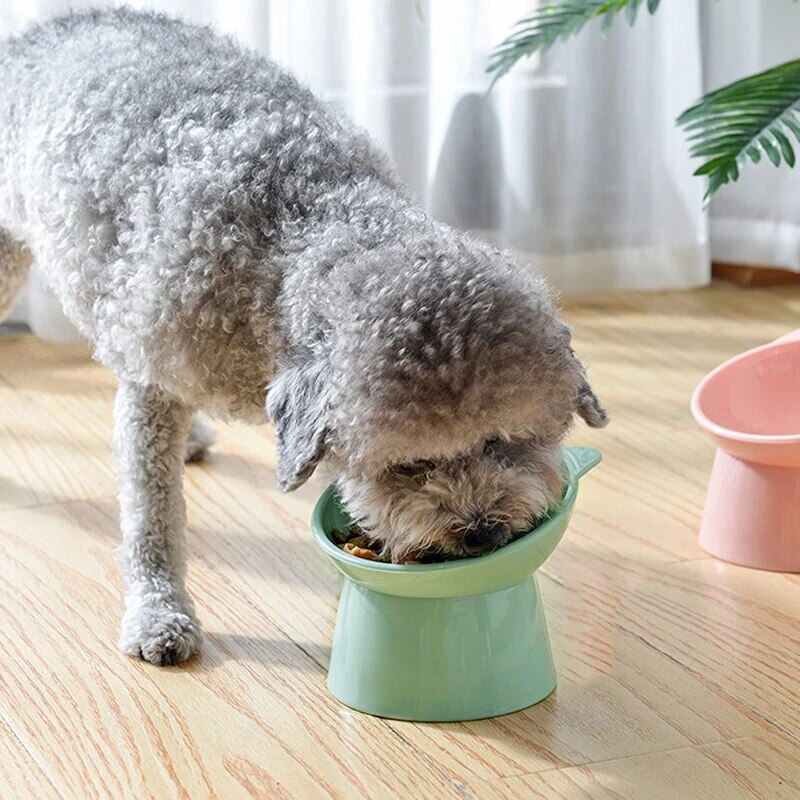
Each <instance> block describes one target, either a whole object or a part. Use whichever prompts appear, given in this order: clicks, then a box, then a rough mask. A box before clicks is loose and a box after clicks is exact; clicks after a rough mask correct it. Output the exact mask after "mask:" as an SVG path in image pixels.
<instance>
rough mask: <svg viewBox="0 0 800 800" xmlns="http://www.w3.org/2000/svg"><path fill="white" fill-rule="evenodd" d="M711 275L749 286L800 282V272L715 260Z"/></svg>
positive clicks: (782, 284) (738, 284)
mask: <svg viewBox="0 0 800 800" xmlns="http://www.w3.org/2000/svg"><path fill="white" fill-rule="evenodd" d="M711 275H712V276H713V277H714V278H717V279H719V280H723V281H729V282H730V283H735V284H736V285H737V286H745V287H749V288H757V287H760V286H786V285H790V284H800V272H792V271H791V270H788V269H775V267H759V266H757V265H753V264H726V263H723V262H721V261H714V262H713V263H712V264H711Z"/></svg>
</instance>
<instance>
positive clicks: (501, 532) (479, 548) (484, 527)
mask: <svg viewBox="0 0 800 800" xmlns="http://www.w3.org/2000/svg"><path fill="white" fill-rule="evenodd" d="M506 533H507V530H506V525H504V524H503V523H501V522H500V523H497V522H486V523H481V524H479V525H476V526H475V527H474V528H471V529H470V530H468V531H467V532H466V534H465V535H464V547H466V548H467V550H469V552H471V553H487V552H489V551H490V550H494V548H495V547H497V546H498V545H500V544H501V543H502V541H503V539H505V537H506Z"/></svg>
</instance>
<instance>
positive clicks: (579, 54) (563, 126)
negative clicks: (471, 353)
mask: <svg viewBox="0 0 800 800" xmlns="http://www.w3.org/2000/svg"><path fill="white" fill-rule="evenodd" d="M699 2H700V0H681V2H670V3H662V8H661V9H660V10H659V12H658V14H657V15H656V16H655V17H654V18H649V17H647V18H645V16H646V15H645V16H643V17H642V18H641V19H640V20H639V22H638V23H637V25H636V27H635V28H633V29H631V28H629V26H628V25H627V24H625V22H624V21H623V20H622V19H620V20H618V21H617V22H616V24H615V26H614V28H613V29H612V31H611V32H610V35H609V36H608V37H607V38H606V39H602V38H601V37H600V36H599V35H598V32H597V29H596V27H595V29H594V30H587V31H586V32H585V33H584V34H583V35H582V36H580V37H578V38H576V39H574V40H572V41H571V42H570V43H569V45H568V46H566V47H561V46H556V47H554V48H553V49H552V50H550V51H549V52H548V53H547V54H545V56H544V57H542V58H541V59H533V60H531V61H529V62H526V63H525V64H523V65H521V66H519V67H518V68H517V69H516V70H515V71H514V72H513V73H512V74H511V75H509V76H507V77H506V78H504V79H503V80H502V81H501V82H500V83H499V84H498V85H497V87H496V88H495V89H494V91H493V92H491V93H490V94H487V91H486V90H487V86H488V80H487V78H486V76H485V74H484V71H483V70H484V67H485V64H486V59H487V56H488V54H489V52H490V50H491V47H492V45H494V44H496V43H497V42H498V41H499V40H500V39H501V38H502V37H503V35H504V34H505V33H506V31H507V30H508V28H509V26H510V25H511V23H512V22H514V21H516V20H517V19H518V18H520V17H521V16H523V15H524V14H525V13H526V12H528V11H530V9H531V8H532V7H533V6H535V4H536V0H430V1H429V0H419V1H418V0H380V1H379V0H242V1H240V2H222V0H157V1H156V2H146V3H145V2H131V3H129V4H130V5H133V6H136V7H154V8H158V9H159V10H164V11H168V12H171V13H175V14H180V15H182V16H185V17H187V18H189V19H192V20H195V21H200V22H206V23H210V24H211V25H213V26H214V27H216V28H217V29H219V30H220V31H223V32H226V33H231V34H233V35H235V36H237V37H238V38H239V39H240V40H241V41H243V42H244V43H246V44H248V45H251V46H254V47H256V48H258V49H260V50H262V51H264V52H265V53H267V54H268V55H270V56H271V57H273V58H275V59H276V60H278V61H279V62H281V63H282V64H284V65H286V66H287V67H289V68H290V69H292V70H294V71H295V72H296V73H297V74H298V75H299V76H300V77H301V78H303V79H304V80H305V81H307V82H308V83H309V84H311V86H312V87H313V88H314V89H316V90H317V91H318V92H320V93H321V94H323V95H325V96H327V97H329V98H332V99H335V100H337V101H338V102H340V103H341V104H342V105H343V106H344V107H345V108H346V109H347V111H348V112H349V113H350V115H351V116H352V117H353V118H354V119H355V120H356V121H357V122H358V123H360V124H362V125H364V126H365V127H367V128H368V129H369V130H370V131H371V132H372V133H373V134H374V136H375V137H376V138H377V139H378V140H379V141H381V142H382V143H383V144H384V145H385V146H386V147H387V148H388V149H389V150H390V151H391V152H392V154H393V156H394V158H395V160H396V161H397V163H398V164H399V167H400V170H401V172H402V174H403V175H404V176H405V178H406V180H407V181H408V182H409V184H410V185H411V187H412V188H413V189H414V191H415V192H416V193H417V195H418V196H419V197H420V198H421V199H422V201H423V202H424V203H425V205H426V206H427V207H428V208H429V210H430V211H431V212H432V213H433V214H434V215H435V216H437V217H439V218H442V219H444V220H447V221H449V222H452V223H454V224H456V225H458V226H461V227H464V228H470V229H474V230H478V231H480V232H482V233H483V234H485V235H487V236H489V237H491V238H493V239H495V240H496V241H498V242H499V243H500V244H502V245H503V246H507V247H511V248H513V249H514V250H516V251H517V252H518V253H519V256H520V259H521V260H522V261H525V262H530V263H532V264H534V265H535V266H536V267H537V268H538V269H540V270H541V271H542V272H544V273H545V274H546V275H547V276H548V277H549V278H550V279H551V280H552V281H553V282H554V283H555V284H556V285H557V286H559V287H560V288H562V289H563V290H566V291H568V292H569V291H581V290H590V289H606V288H626V287H636V288H662V287H685V286H695V285H700V284H703V283H706V282H707V281H708V278H709V254H708V243H707V219H706V217H705V215H704V212H703V211H702V207H701V197H702V191H703V187H702V182H701V181H699V180H697V179H693V178H692V177H691V172H692V168H691V164H690V161H689V159H688V156H687V154H686V147H685V144H684V142H683V140H682V137H681V135H680V134H679V133H678V132H677V131H676V130H675V128H674V125H673V122H674V119H675V117H676V115H677V114H678V113H679V112H680V110H681V109H682V108H684V107H685V106H687V105H688V104H689V103H691V102H692V101H693V100H695V99H696V98H697V97H698V96H699V95H700V94H701V93H702V65H701V47H700V20H699V7H698V4H699ZM85 5H93V6H96V5H97V3H96V2H86V3H84V2H68V1H67V0H38V1H37V0H4V2H3V3H2V4H0V29H2V28H3V27H4V28H6V29H8V28H10V27H11V26H13V27H19V26H20V25H21V24H24V23H25V22H27V21H30V20H32V19H37V18H43V17H46V16H47V15H49V14H52V13H53V12H55V11H58V10H63V9H64V8H68V7H73V8H77V7H81V6H85Z"/></svg>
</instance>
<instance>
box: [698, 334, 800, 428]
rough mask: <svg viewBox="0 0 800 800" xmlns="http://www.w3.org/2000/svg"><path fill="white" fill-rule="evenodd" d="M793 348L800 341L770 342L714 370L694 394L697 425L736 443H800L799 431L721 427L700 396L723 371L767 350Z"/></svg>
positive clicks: (737, 356)
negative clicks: (703, 405) (708, 411)
mask: <svg viewBox="0 0 800 800" xmlns="http://www.w3.org/2000/svg"><path fill="white" fill-rule="evenodd" d="M791 348H797V349H800V339H794V340H789V341H774V342H768V343H767V344H762V345H759V346H758V347H754V348H752V350H746V351H745V352H744V353H739V355H736V356H734V357H733V358H729V359H728V360H727V361H725V362H723V363H722V364H720V365H719V366H718V367H715V368H714V369H712V370H711V372H709V373H708V375H706V376H705V377H704V378H703V379H702V380H701V381H700V383H698V384H697V387H696V388H695V390H694V392H693V393H692V401H691V410H692V416H693V417H694V418H695V421H696V422H697V424H698V425H699V426H700V427H701V428H703V429H704V430H706V431H708V432H709V433H711V434H713V435H714V436H719V437H720V438H722V439H730V440H732V441H735V442H749V443H751V444H798V443H800V431H798V432H797V433H771V434H766V433H764V434H762V433H744V432H742V431H735V430H731V429H730V428H726V427H725V426H723V425H719V424H717V423H716V422H713V421H712V420H710V419H709V418H708V417H707V416H706V415H705V414H704V413H703V411H702V410H701V409H700V395H701V394H702V393H703V390H704V389H705V388H706V386H708V384H709V383H710V382H711V381H712V380H714V378H716V377H717V375H719V374H720V373H721V372H722V371H723V370H725V369H727V368H728V367H731V366H733V365H734V364H736V363H738V362H739V361H744V360H745V359H747V358H751V357H752V356H755V355H757V354H758V353H762V352H764V351H766V350H789V349H791Z"/></svg>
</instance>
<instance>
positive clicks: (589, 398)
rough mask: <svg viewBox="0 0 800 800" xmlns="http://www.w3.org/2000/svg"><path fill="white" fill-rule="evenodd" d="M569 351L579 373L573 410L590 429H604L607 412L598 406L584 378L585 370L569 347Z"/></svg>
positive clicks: (606, 423)
mask: <svg viewBox="0 0 800 800" xmlns="http://www.w3.org/2000/svg"><path fill="white" fill-rule="evenodd" d="M569 350H570V353H571V355H572V358H573V359H574V361H575V364H576V365H577V367H578V370H579V371H580V383H579V384H578V393H577V396H576V397H575V410H576V411H577V412H578V416H579V417H581V419H583V420H584V422H586V424H587V425H588V426H589V427H590V428H605V426H606V425H608V412H607V411H606V410H605V409H604V408H603V407H602V406H601V405H600V401H599V400H598V399H597V395H596V394H595V393H594V391H593V390H592V387H591V386H589V381H588V379H587V378H586V369H585V367H584V366H583V364H581V362H580V361H579V360H578V357H577V356H576V355H575V351H574V350H573V349H572V348H571V347H570V349H569Z"/></svg>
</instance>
